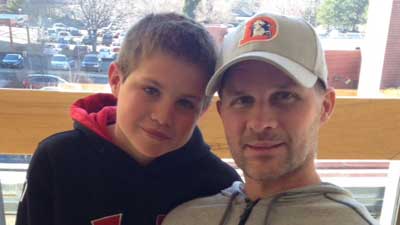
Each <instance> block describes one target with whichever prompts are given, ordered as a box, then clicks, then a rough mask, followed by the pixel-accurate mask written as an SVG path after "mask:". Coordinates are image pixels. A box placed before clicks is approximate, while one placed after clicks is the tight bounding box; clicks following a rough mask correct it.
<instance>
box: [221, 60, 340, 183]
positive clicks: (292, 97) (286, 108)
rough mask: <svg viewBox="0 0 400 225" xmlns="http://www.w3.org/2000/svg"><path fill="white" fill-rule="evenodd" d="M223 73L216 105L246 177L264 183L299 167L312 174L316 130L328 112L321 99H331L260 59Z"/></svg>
mask: <svg viewBox="0 0 400 225" xmlns="http://www.w3.org/2000/svg"><path fill="white" fill-rule="evenodd" d="M225 76H227V77H226V80H225V82H224V86H223V90H222V96H221V100H220V101H219V102H218V103H217V107H218V111H219V113H220V116H221V119H222V122H223V125H224V129H225V134H226V138H227V141H228V144H229V147H230V150H231V152H232V155H233V158H234V160H235V161H236V163H237V165H238V166H239V167H240V168H241V169H242V170H243V172H244V174H245V177H246V179H253V180H256V181H268V180H275V179H278V178H280V177H282V176H285V175H289V174H291V173H294V172H295V171H299V170H305V171H303V172H305V173H306V174H309V173H312V172H315V169H314V167H313V163H314V162H313V161H314V155H315V151H316V149H317V141H318V132H319V128H320V125H321V122H324V121H326V120H327V119H328V117H329V115H330V113H331V111H332V107H331V106H333V105H332V104H329V102H326V101H327V100H328V101H330V100H332V98H325V97H324V94H322V93H318V92H317V91H316V90H315V89H314V88H304V87H302V86H300V85H298V84H297V83H295V82H294V81H293V80H291V79H290V78H289V77H288V76H287V75H285V74H284V73H283V72H282V71H280V70H278V69H276V68H275V67H273V66H271V65H269V64H266V63H264V62H261V61H245V62H242V63H238V64H237V65H235V66H233V67H231V68H230V69H229V71H228V72H227V74H226V75H225ZM330 97H332V95H330ZM333 101H334V94H333ZM303 174H304V173H303Z"/></svg>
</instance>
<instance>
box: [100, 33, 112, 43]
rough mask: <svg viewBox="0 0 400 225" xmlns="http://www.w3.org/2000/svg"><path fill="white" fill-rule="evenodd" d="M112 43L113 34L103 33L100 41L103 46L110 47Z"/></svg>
mask: <svg viewBox="0 0 400 225" xmlns="http://www.w3.org/2000/svg"><path fill="white" fill-rule="evenodd" d="M112 42H113V34H112V33H105V34H104V35H103V39H102V41H101V43H102V44H103V45H107V46H108V45H111V43H112Z"/></svg>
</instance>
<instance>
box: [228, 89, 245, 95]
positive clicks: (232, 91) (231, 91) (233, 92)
mask: <svg viewBox="0 0 400 225" xmlns="http://www.w3.org/2000/svg"><path fill="white" fill-rule="evenodd" d="M225 93H227V94H229V95H230V96H239V95H247V94H246V92H245V91H243V90H240V89H236V88H225Z"/></svg>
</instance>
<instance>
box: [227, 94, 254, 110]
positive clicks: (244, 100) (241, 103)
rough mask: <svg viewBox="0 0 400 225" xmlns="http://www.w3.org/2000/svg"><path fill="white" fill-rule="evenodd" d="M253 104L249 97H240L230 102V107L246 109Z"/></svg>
mask: <svg viewBox="0 0 400 225" xmlns="http://www.w3.org/2000/svg"><path fill="white" fill-rule="evenodd" d="M253 103H254V98H253V97H251V96H240V97H237V98H235V99H233V100H232V101H231V104H230V105H231V106H234V107H239V108H240V107H246V106H250V105H252V104H253Z"/></svg>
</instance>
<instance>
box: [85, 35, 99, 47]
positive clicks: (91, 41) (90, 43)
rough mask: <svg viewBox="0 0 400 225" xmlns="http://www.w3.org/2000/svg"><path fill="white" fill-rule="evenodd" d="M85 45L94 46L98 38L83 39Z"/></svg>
mask: <svg viewBox="0 0 400 225" xmlns="http://www.w3.org/2000/svg"><path fill="white" fill-rule="evenodd" d="M82 42H83V44H85V45H93V44H94V43H95V42H96V38H95V37H94V36H93V35H86V36H84V37H83V39H82Z"/></svg>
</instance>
